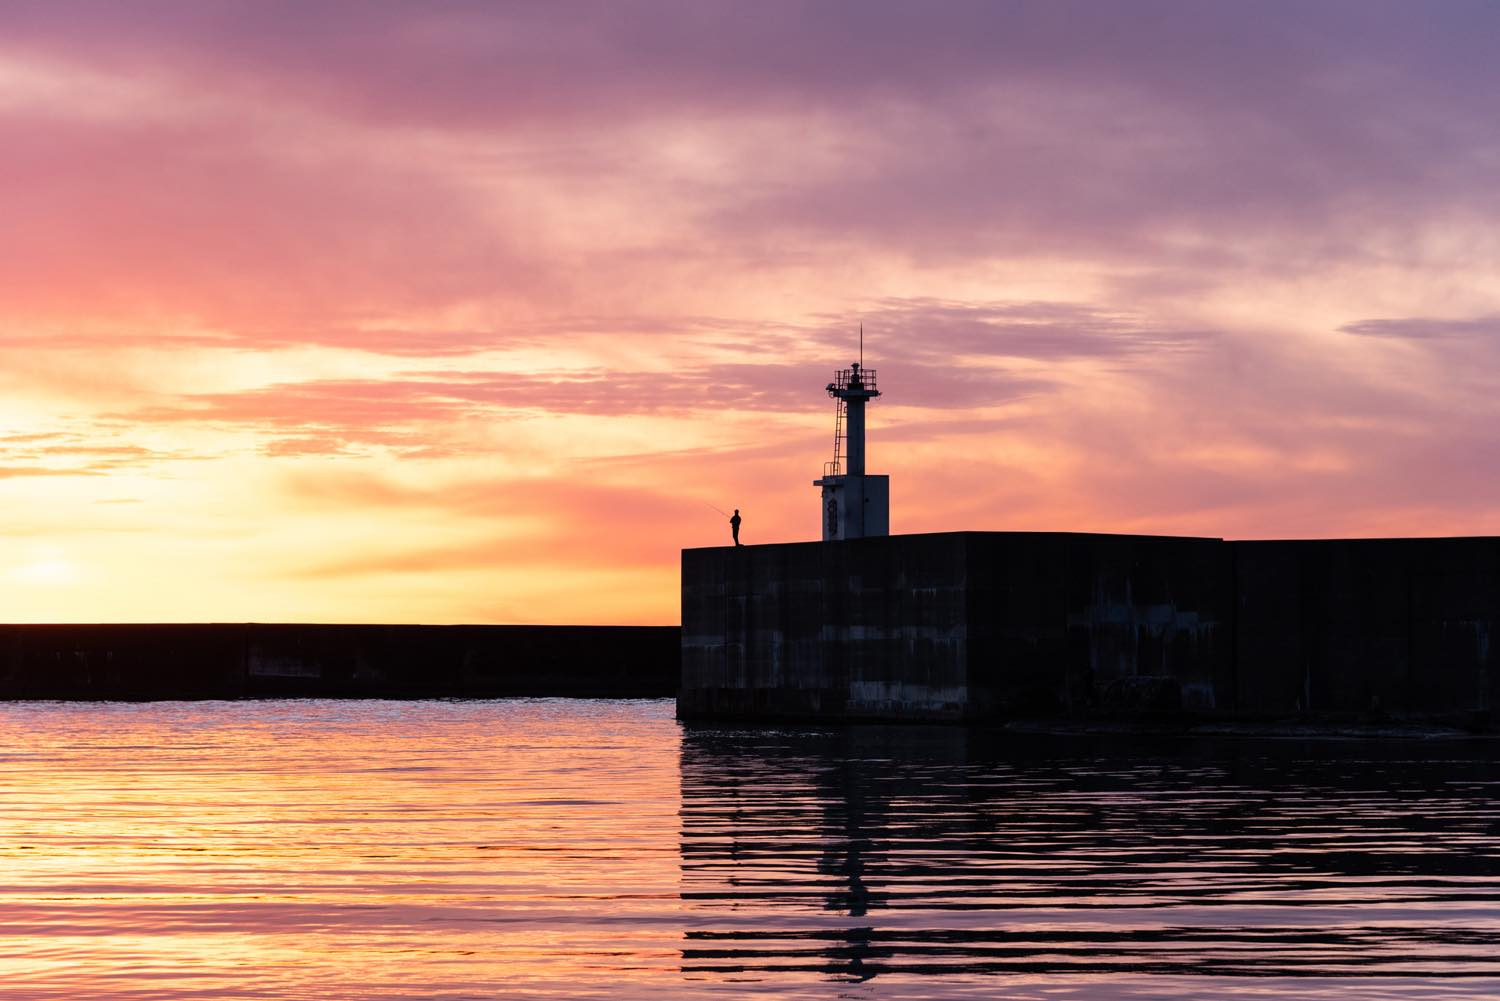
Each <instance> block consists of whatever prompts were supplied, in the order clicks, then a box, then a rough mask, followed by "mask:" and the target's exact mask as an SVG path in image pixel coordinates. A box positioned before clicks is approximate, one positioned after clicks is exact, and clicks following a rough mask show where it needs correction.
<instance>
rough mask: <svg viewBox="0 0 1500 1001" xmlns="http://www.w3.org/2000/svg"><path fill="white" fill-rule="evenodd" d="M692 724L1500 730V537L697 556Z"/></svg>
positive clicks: (796, 547)
mask: <svg viewBox="0 0 1500 1001" xmlns="http://www.w3.org/2000/svg"><path fill="white" fill-rule="evenodd" d="M682 582H683V591H682V603H683V649H682V669H683V681H682V688H681V691H680V692H679V695H678V713H679V715H680V716H681V717H683V718H685V719H819V720H838V719H986V718H1022V717H1033V716H1057V715H1073V716H1089V715H1091V714H1092V715H1094V716H1096V717H1097V716H1098V715H1100V714H1106V715H1107V714H1112V713H1116V714H1126V715H1136V716H1139V715H1141V714H1165V715H1168V716H1170V715H1173V714H1177V715H1182V714H1192V715H1196V716H1199V717H1203V718H1208V719H1221V720H1225V719H1235V718H1245V719H1265V718H1304V719H1307V718H1319V719H1329V718H1338V717H1358V718H1364V719H1371V720H1373V719H1385V718H1389V719H1396V720H1401V719H1423V720H1434V721H1439V722H1443V723H1446V724H1452V725H1457V726H1465V727H1471V728H1484V727H1486V726H1487V725H1488V719H1489V713H1490V710H1491V707H1492V705H1493V699H1494V698H1495V694H1496V693H1497V692H1500V644H1495V643H1492V642H1491V637H1492V636H1493V635H1495V634H1496V631H1497V629H1500V539H1497V538H1452V539H1372V540H1326V541H1287V542H1281V541H1272V542H1226V541H1224V540H1220V539H1212V538H1203V539H1194V538H1170V537H1157V536H1122V535H1085V534H1075V533H1026V532H953V533H938V534H931V535H906V536H889V537H884V538H869V539H859V540H852V541H845V542H833V543H796V544H786V545H766V546H747V547H742V548H739V549H732V548H714V549H693V550H684V551H683V554H682Z"/></svg>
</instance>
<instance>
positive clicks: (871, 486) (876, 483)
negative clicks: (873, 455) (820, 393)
mask: <svg viewBox="0 0 1500 1001" xmlns="http://www.w3.org/2000/svg"><path fill="white" fill-rule="evenodd" d="M861 333H863V331H861ZM861 339H863V338H861ZM861 355H863V352H861ZM827 388H828V395H829V396H831V397H833V399H834V401H835V403H834V418H833V461H832V462H825V463H824V464H823V476H822V477H821V478H820V479H816V480H814V481H813V486H815V487H822V488H823V505H822V518H823V541H824V542H832V541H835V540H838V539H863V538H867V537H869V536H872V535H889V534H890V533H891V478H890V477H889V476H871V475H869V474H868V473H866V472H865V404H866V403H868V402H869V401H871V400H873V399H875V397H877V396H879V395H880V390H879V389H878V388H876V385H875V370H874V369H871V368H864V367H863V366H862V365H861V364H860V363H859V362H855V363H854V364H852V365H850V366H849V367H848V368H846V369H841V370H839V371H838V372H835V373H834V376H833V381H832V382H830V383H829V384H828V387H827Z"/></svg>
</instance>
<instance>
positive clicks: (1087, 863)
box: [681, 727, 1500, 980]
mask: <svg viewBox="0 0 1500 1001" xmlns="http://www.w3.org/2000/svg"><path fill="white" fill-rule="evenodd" d="M1192 750H1193V751H1195V752H1196V753H1191V754H1189V753H1185V751H1184V746H1183V745H1181V744H1176V745H1157V746H1155V747H1154V748H1153V747H1143V746H1142V745H1140V744H1135V745H1129V746H1127V745H1124V744H1120V743H1115V744H1110V743H1108V742H1106V741H1095V742H1091V743H1082V742H1080V741H1078V740H1075V741H1071V742H1066V743H1064V742H1061V741H1046V740H1042V739H1040V738H1018V737H1013V736H1010V737H1008V736H1005V735H1003V734H1000V733H998V732H985V731H977V730H964V729H960V728H921V727H907V728H902V727H855V728H848V729H843V730H832V731H823V732H812V733H807V732H803V733H798V732H792V731H771V730H708V729H695V728H689V729H687V730H686V731H685V732H684V737H683V744H682V766H681V776H682V838H681V853H682V895H683V900H684V908H685V911H686V915H687V918H688V921H689V929H690V930H689V931H688V932H687V933H686V941H685V944H684V948H683V953H682V965H683V969H684V972H687V973H690V974H692V973H699V974H719V975H722V974H740V975H747V976H750V977H752V978H754V977H758V976H760V977H773V976H775V975H776V974H778V973H786V972H793V971H803V972H805V971H816V972H822V973H825V974H827V975H830V976H835V977H840V978H847V979H853V980H865V979H869V978H873V977H876V976H880V975H887V974H898V973H899V974H934V973H937V974H945V975H950V976H951V975H962V974H971V975H972V974H1059V973H1077V974H1094V975H1098V974H1119V973H1135V974H1151V973H1161V974H1192V975H1199V976H1215V977H1224V976H1258V977H1268V976H1269V977H1304V976H1332V977H1351V976H1360V977H1369V976H1379V977H1420V978H1430V977H1434V976H1441V977H1444V978H1449V977H1480V976H1482V977H1497V976H1500V903H1497V902H1500V840H1497V836H1500V804H1497V802H1496V799H1495V792H1496V790H1497V789H1500V765H1497V763H1496V762H1494V761H1492V760H1489V758H1490V757H1491V756H1493V755H1494V753H1495V751H1494V749H1493V748H1492V747H1491V746H1489V745H1467V744H1459V743H1445V744H1439V745H1437V746H1436V747H1434V746H1433V745H1431V744H1417V743H1410V744H1402V745H1398V746H1395V747H1390V746H1386V747H1382V748H1378V749H1376V748H1372V747H1369V746H1364V745H1359V744H1337V743H1322V744H1317V745H1304V744H1288V743H1274V742H1257V743H1238V744H1234V743H1226V744H1221V745H1216V746H1214V745H1199V746H1197V747H1196V748H1193V749H1192ZM1435 752H1436V753H1435ZM1418 758H1421V759H1424V760H1414V759H1418ZM1439 759H1440V760H1439Z"/></svg>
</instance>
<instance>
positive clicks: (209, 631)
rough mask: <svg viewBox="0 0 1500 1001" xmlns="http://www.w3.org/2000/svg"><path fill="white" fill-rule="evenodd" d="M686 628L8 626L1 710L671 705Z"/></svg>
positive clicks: (0, 638) (2, 632) (0, 650)
mask: <svg viewBox="0 0 1500 1001" xmlns="http://www.w3.org/2000/svg"><path fill="white" fill-rule="evenodd" d="M679 635H680V631H679V630H678V629H677V628H676V627H675V626H393V625H273V624H259V623H252V624H218V623H214V624H180V625H177V624H160V625H158V624H151V625H114V624H111V625H0V699H229V698H259V697H286V696H305V697H325V698H443V697H450V698H464V697H472V698H483V697H502V696H579V697H597V698H661V697H666V696H670V695H672V694H673V693H674V692H675V691H676V690H677V682H678V672H679V666H678V665H679V656H680V654H679V643H680V640H679Z"/></svg>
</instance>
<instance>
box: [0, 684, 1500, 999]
mask: <svg viewBox="0 0 1500 1001" xmlns="http://www.w3.org/2000/svg"><path fill="white" fill-rule="evenodd" d="M671 713H672V706H671V703H670V702H664V701H662V702H634V703H610V702H568V701H524V700H518V701H502V702H467V703H457V702H454V703H444V702H421V703H400V702H368V703H364V702H359V703H349V702H298V701H287V702H254V703H196V704H162V703H158V704H147V705H58V704H30V705H24V704H11V705H0V726H3V728H4V731H3V732H4V733H5V735H6V742H5V744H4V745H3V746H0V766H3V767H0V998H5V999H12V998H13V999H22V998H24V999H48V998H57V999H62V998H67V999H103V998H112V999H113V998H128V999H145V998H153V999H156V998H163V999H178V998H215V999H221V998H222V999H242V998H243V999H249V998H256V999H266V998H276V999H286V998H349V999H355V998H359V999H365V998H372V999H384V998H437V999H449V1001H457V999H478V998H507V999H510V998H522V999H530V998H538V999H539V998H573V997H605V996H609V997H627V998H628V997H651V998H657V999H662V1001H670V999H680V998H696V997H725V998H729V997H740V996H744V995H751V994H753V995H760V996H769V997H780V998H846V997H847V998H879V999H895V998H926V997H966V996H972V997H1005V998H1052V999H1055V998H1090V999H1094V998H1123V997H1133V998H1137V997H1138V998H1147V997H1177V998H1218V997H1235V998H1251V997H1257V998H1259V997H1266V998H1269V997H1325V998H1337V999H1354V998H1371V997H1374V998H1408V997H1486V996H1494V997H1500V902H1497V900H1496V894H1497V893H1500V880H1497V876H1500V841H1497V834H1500V823H1497V819H1500V807H1497V806H1496V803H1495V799H1496V793H1497V792H1500V768H1497V766H1496V765H1495V764H1492V763H1490V762H1489V761H1488V760H1486V756H1487V755H1490V754H1492V753H1493V751H1492V750H1491V748H1490V747H1489V746H1487V745H1483V744H1475V745H1461V744H1451V743H1433V744H1422V743H1409V744H1401V745H1398V746H1395V747H1394V748H1385V749H1374V748H1371V747H1367V746H1362V745H1357V744H1336V743H1334V744H1317V745H1292V744H1286V743H1264V742H1262V743H1253V742H1238V743H1221V744H1217V745H1203V746H1189V745H1185V744H1158V745H1154V746H1152V745H1139V744H1136V745H1131V744H1125V743H1119V742H1105V743H1095V744H1090V743H1084V742H1079V741H1076V740H1075V741H1069V742H1049V741H1044V740H1039V739H1037V738H1028V739H1025V740H1020V739H1016V738H1008V739H1007V738H1003V737H1001V736H998V735H996V734H993V733H986V732H983V731H965V730H960V729H947V728H875V727H864V728H855V729H849V730H841V731H830V732H821V733H817V732H815V733H796V732H792V731H781V730H766V731H751V730H738V731H735V730H713V729H686V730H684V729H681V728H679V726H678V725H677V724H676V723H675V722H674V721H673V720H672V718H671Z"/></svg>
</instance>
